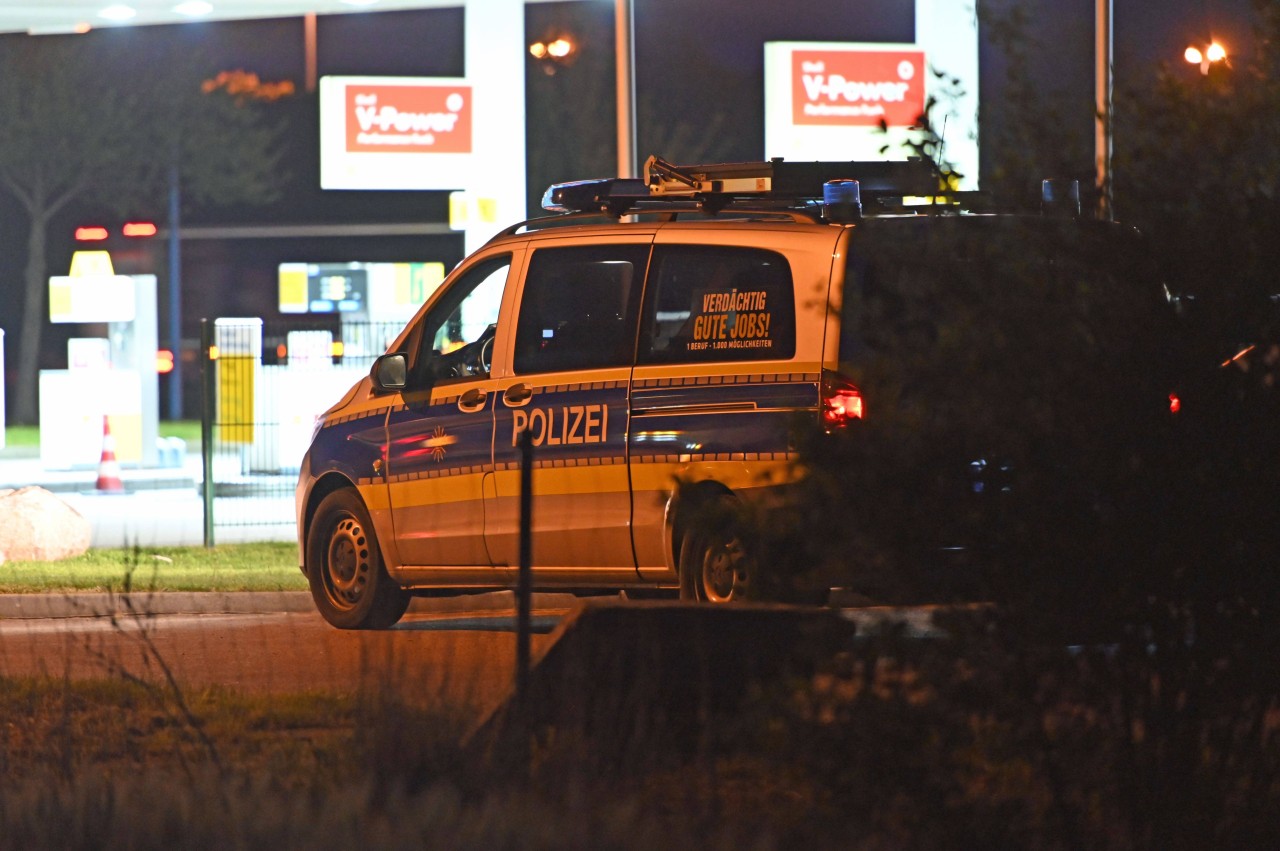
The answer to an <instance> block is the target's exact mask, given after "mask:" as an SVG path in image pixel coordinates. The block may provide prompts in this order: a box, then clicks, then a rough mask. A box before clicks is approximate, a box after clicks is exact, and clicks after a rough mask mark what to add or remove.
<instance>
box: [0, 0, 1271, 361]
mask: <svg viewBox="0 0 1280 851" xmlns="http://www.w3.org/2000/svg"><path fill="white" fill-rule="evenodd" d="M1013 2H1014V0H984V7H991V8H994V9H997V10H999V9H1005V8H1008V7H1009V6H1010V5H1011V4H1012V3H1013ZM634 5H635V17H636V26H635V33H636V82H637V90H638V101H639V129H638V136H639V139H638V146H637V147H638V154H639V155H640V157H642V158H643V157H644V156H647V155H648V154H649V153H662V154H663V156H666V157H668V158H669V159H673V160H676V161H679V160H680V159H682V158H683V156H684V155H683V154H682V150H694V149H699V148H698V145H697V144H694V143H697V142H698V139H699V134H701V137H702V142H701V143H700V144H701V148H700V149H701V150H710V151H712V152H713V153H714V154H715V155H716V157H717V158H724V159H734V160H742V159H759V158H762V157H764V156H766V152H765V151H763V150H762V148H763V126H762V122H763V102H764V98H763V91H762V80H763V50H762V45H763V43H764V42H765V41H770V40H794V41H805V40H822V41H910V40H911V39H912V37H913V25H914V21H913V17H914V11H913V10H914V4H913V2H912V0H859V2H849V1H848V0H845V2H832V0H785V2H784V1H783V0H767V2H763V1H762V0H754V2H747V0H634ZM1023 6H1024V7H1025V8H1026V9H1027V10H1028V12H1029V15H1030V20H1031V28H1030V33H1029V35H1030V37H1031V39H1032V40H1033V42H1034V44H1035V48H1034V50H1033V51H1032V55H1033V56H1034V57H1035V74H1036V78H1037V79H1036V83H1037V84H1038V85H1039V86H1040V87H1041V90H1042V93H1043V96H1044V97H1045V98H1053V99H1056V100H1057V101H1058V102H1059V104H1060V111H1061V112H1062V113H1063V114H1064V116H1066V117H1067V118H1068V120H1069V121H1070V122H1071V123H1072V125H1073V128H1074V131H1078V132H1079V133H1083V134H1090V133H1091V132H1092V129H1091V128H1092V122H1093V73H1094V71H1093V67H1094V66H1093V18H1094V8H1095V3H1094V0H1027V2H1024V3H1023ZM1115 6H1116V11H1115V55H1116V79H1117V85H1119V86H1126V85H1127V86H1140V85H1141V83H1142V81H1144V80H1146V79H1148V78H1149V75H1150V74H1151V73H1153V71H1154V70H1155V68H1156V67H1157V66H1158V64H1159V63H1160V62H1162V61H1163V62H1168V63H1170V64H1171V65H1172V66H1174V68H1175V70H1177V71H1178V72H1179V73H1195V70H1194V69H1192V68H1190V67H1189V66H1187V65H1186V64H1185V63H1184V62H1183V61H1182V58H1181V56H1182V51H1183V49H1184V48H1185V47H1186V45H1187V44H1188V43H1190V42H1192V41H1200V42H1203V41H1206V40H1207V39H1208V37H1209V35H1210V33H1211V32H1212V33H1213V34H1215V35H1217V36H1218V37H1220V38H1221V39H1222V40H1223V41H1224V43H1225V44H1226V45H1227V47H1228V49H1229V50H1230V51H1231V52H1232V53H1233V54H1234V55H1236V56H1237V57H1239V56H1241V55H1246V54H1247V53H1248V51H1249V50H1250V49H1251V47H1252V45H1251V42H1250V39H1249V31H1250V26H1251V20H1252V13H1251V2H1250V0H1116V3H1115ZM462 21H463V15H462V11H461V9H433V10H424V11H419V12H384V13H365V14H352V15H338V16H327V17H322V18H321V19H320V22H319V27H318V43H319V49H318V54H319V55H318V62H319V72H320V74H321V75H325V74H362V75H363V74H368V75H413V76H419V75H421V76H437V75H438V76H460V75H462V74H463V71H464V64H465V62H464V56H463V51H462V43H461V42H462V25H463V24H462ZM526 28H527V33H528V36H529V37H530V39H531V40H532V39H534V38H539V37H543V36H544V35H546V34H549V33H553V32H556V31H565V30H567V31H570V32H572V33H573V34H574V35H575V36H577V37H578V39H579V41H580V42H581V45H582V48H583V51H584V55H583V58H582V59H581V60H580V61H579V63H578V65H576V66H574V67H570V68H566V69H564V71H563V72H562V73H561V74H558V75H556V76H555V77H554V78H548V77H546V75H542V74H541V73H540V72H539V71H538V70H537V67H536V66H535V65H534V63H533V61H532V60H530V65H529V68H528V74H529V80H528V82H527V91H528V95H529V99H530V110H531V111H530V114H529V119H528V127H529V140H528V143H529V146H530V151H531V154H530V194H531V196H536V195H537V194H540V192H541V190H542V188H544V185H545V183H547V182H550V181H551V180H566V179H575V178H582V177H596V176H602V175H604V174H606V173H610V172H611V171H612V169H613V162H614V159H613V150H612V145H613V141H612V140H613V120H614V114H613V103H612V98H613V61H614V60H613V44H612V28H613V3H612V2H605V0H591V2H586V0H581V1H580V2H569V3H538V4H532V5H530V6H528V7H527V10H526ZM27 38H31V37H29V36H25V35H10V36H0V51H3V50H5V49H6V48H7V47H8V46H10V45H12V44H13V43H14V41H15V40H17V39H27ZM46 38H75V39H79V40H81V42H82V43H83V44H84V45H85V48H86V49H89V50H92V49H95V46H97V45H107V44H112V45H120V44H124V45H127V46H128V48H129V51H128V52H129V53H130V54H131V55H132V56H133V57H134V59H135V60H136V61H137V62H139V63H146V62H148V61H149V57H150V56H153V55H154V54H155V53H157V52H160V45H161V44H162V43H164V42H166V41H173V40H177V41H178V42H180V43H186V44H190V45H192V46H193V47H194V46H195V45H197V44H199V45H202V46H203V47H205V48H206V49H207V50H209V51H210V52H211V53H213V54H214V55H215V56H217V57H219V59H220V64H221V66H222V69H234V68H243V69H246V70H249V71H254V72H256V73H258V74H259V75H260V76H262V77H263V78H265V79H270V80H278V79H291V80H294V81H295V82H296V83H297V84H298V86H299V89H301V87H302V85H301V84H302V82H303V73H304V47H303V28H302V21H301V19H277V20H266V21H252V22H233V23H203V24H186V25H181V26H171V27H139V28H120V29H115V30H98V31H94V32H92V33H90V34H88V35H85V36H59V37H46ZM980 61H981V76H982V79H981V86H982V98H983V101H984V110H989V112H984V120H985V119H986V117H987V116H988V115H991V116H994V120H1016V117H1013V116H1001V115H1000V90H1001V82H1002V75H1003V68H1002V63H1001V62H1000V57H999V55H998V54H997V53H995V52H994V51H992V50H991V49H990V48H989V46H987V45H985V44H984V47H983V49H982V52H981V54H980ZM717 113H719V114H718V115H717ZM307 135H308V138H305V139H297V140H295V152H294V155H293V161H294V165H295V168H296V169H297V171H298V180H297V188H296V192H295V193H294V194H293V196H292V197H291V198H290V200H288V201H287V202H286V203H285V204H282V205H279V206H277V208H275V209H272V210H268V211H259V212H258V213H254V214H250V215H257V216H259V217H260V220H268V221H287V220H288V219H289V218H291V217H293V218H298V219H306V218H308V217H310V218H311V219H313V220H314V219H328V220H330V221H347V220H352V219H353V218H357V219H358V218H378V217H381V218H389V219H395V220H401V221H403V220H406V217H409V218H414V217H416V218H424V217H436V218H438V217H440V216H441V215H442V214H443V210H444V206H443V201H442V200H441V198H438V197H434V196H437V195H439V193H332V192H330V193H324V192H321V191H320V190H319V188H318V185H317V183H318V181H317V180H316V179H315V178H316V174H317V172H316V165H315V163H314V157H315V152H314V147H315V140H314V137H312V136H310V134H309V133H308V134H307ZM707 136H714V137H715V138H714V144H711V145H708V144H707V143H706V137H707ZM566 140H575V141H576V142H578V144H571V143H569V144H567V143H566ZM548 145H550V146H551V147H552V148H553V149H554V150H553V151H552V152H551V153H549V154H547V153H544V154H542V155H540V158H539V157H536V156H534V149H535V148H539V147H546V146H548ZM986 167H987V164H986V163H984V168H986ZM338 196H342V197H338ZM89 215H91V212H89V211H85V210H78V209H72V210H68V211H67V212H66V213H65V214H64V215H62V216H60V217H58V219H56V220H55V222H54V225H53V226H52V228H51V231H50V248H49V262H50V274H57V273H59V272H62V271H64V270H65V267H66V264H67V262H68V260H69V256H70V250H71V248H72V247H73V246H72V243H71V240H70V233H71V230H72V229H73V228H74V226H75V225H76V224H80V223H83V220H84V219H85V218H86V217H87V216H89ZM202 215H203V216H204V217H205V220H210V218H216V217H218V216H220V217H222V218H224V219H225V217H226V212H225V211H222V212H220V213H217V214H216V215H215V214H208V213H203V214H202V212H201V211H193V212H192V214H191V216H192V217H191V218H189V219H188V223H193V222H195V223H198V222H200V221H201V217H202ZM156 218H158V219H159V218H162V216H157V217H156ZM25 230H26V228H25V225H24V224H23V220H22V218H21V217H20V216H18V215H16V210H15V209H14V206H13V202H12V201H11V200H9V199H7V198H3V197H0V305H3V307H2V308H0V326H2V327H4V328H5V330H6V332H7V333H8V337H7V341H6V342H7V346H6V348H7V350H8V353H9V358H8V362H7V368H8V370H9V371H12V369H13V366H14V363H13V361H14V360H15V359H16V356H15V352H16V339H15V338H16V334H17V330H18V329H17V324H18V310H17V306H18V304H17V299H18V293H19V292H20V287H21V281H20V275H21V261H22V257H21V255H22V251H23V246H24V242H25V236H26V235H25ZM459 244H460V242H459ZM436 251H437V253H438V249H436ZM456 251H457V249H456V248H452V247H451V248H449V249H447V250H446V252H445V253H449V254H451V255H452V254H455V253H456ZM397 252H399V253H403V249H402V248H400V247H398V246H392V247H386V248H384V249H382V250H381V253H383V254H396V253H397ZM376 253H378V252H377V251H371V252H370V256H367V257H362V258H359V259H368V260H374V259H387V258H384V257H379V256H373V254H376ZM184 257H185V258H186V259H188V260H191V259H193V256H192V255H184ZM348 259H355V258H348ZM398 259H443V260H445V261H446V262H448V263H450V264H451V263H452V262H456V260H458V259H460V257H459V256H448V257H432V258H412V257H401V258H398ZM184 289H185V287H184ZM206 289H209V290H211V291H221V290H224V289H226V290H230V289H233V288H232V287H229V286H227V285H224V284H223V283H222V282H220V281H210V282H208V284H207V286H206ZM252 306H253V305H252V304H251V303H236V304H234V305H233V307H232V309H246V308H251V307H252ZM185 307H187V305H186V304H185V303H184V308H185ZM191 309H192V310H193V311H194V310H195V309H196V307H195V306H194V305H192V306H191ZM161 310H162V312H163V310H164V307H163V305H162V306H161ZM198 318H199V317H198V316H195V315H192V316H191V317H190V321H191V323H193V324H194V323H195V322H197V321H198ZM46 336H47V338H48V339H49V340H50V341H51V343H52V345H53V347H54V348H53V352H52V354H51V355H50V356H49V357H48V358H47V360H49V361H50V362H49V363H47V364H46V366H48V367H57V366H61V363H59V361H58V359H59V356H60V349H59V347H60V345H61V344H60V343H57V342H54V341H56V338H57V335H54V334H48V335H46ZM46 348H48V347H46ZM63 357H64V356H63Z"/></svg>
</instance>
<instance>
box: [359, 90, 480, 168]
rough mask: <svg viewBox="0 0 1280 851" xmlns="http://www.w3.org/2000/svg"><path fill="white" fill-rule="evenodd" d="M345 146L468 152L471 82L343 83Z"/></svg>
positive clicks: (365, 150)
mask: <svg viewBox="0 0 1280 851" xmlns="http://www.w3.org/2000/svg"><path fill="white" fill-rule="evenodd" d="M346 104H347V152H348V153H386V154H390V153H396V152H398V151H403V152H406V153H413V154H423V153H430V154H467V153H470V152H471V87H470V86H378V85H372V86H365V85H355V84H352V85H348V86H347V92H346Z"/></svg>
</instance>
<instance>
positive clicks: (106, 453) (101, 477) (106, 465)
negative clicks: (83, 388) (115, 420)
mask: <svg viewBox="0 0 1280 851" xmlns="http://www.w3.org/2000/svg"><path fill="white" fill-rule="evenodd" d="M97 488H98V490H100V491H104V492H106V493H124V482H122V481H120V465H119V464H118V463H117V462H116V439H115V438H114V437H112V436H111V423H110V422H108V420H107V418H106V417H105V416H103V418H102V461H100V462H99V463H98V484H97Z"/></svg>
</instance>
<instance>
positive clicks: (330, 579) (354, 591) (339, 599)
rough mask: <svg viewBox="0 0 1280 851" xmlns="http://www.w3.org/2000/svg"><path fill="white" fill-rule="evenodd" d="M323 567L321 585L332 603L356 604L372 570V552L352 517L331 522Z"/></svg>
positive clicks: (366, 536)
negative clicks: (323, 578)
mask: <svg viewBox="0 0 1280 851" xmlns="http://www.w3.org/2000/svg"><path fill="white" fill-rule="evenodd" d="M324 567H325V578H326V580H327V581H326V582H325V587H326V589H327V590H328V592H329V599H330V600H331V601H332V602H333V604H334V605H335V606H337V607H339V608H342V609H351V608H354V607H355V606H356V605H358V604H359V602H360V598H361V597H362V596H363V595H364V592H365V589H366V588H368V587H369V577H370V576H371V575H372V574H373V553H372V551H371V550H370V548H369V536H368V535H366V534H365V531H364V527H363V526H361V525H360V521H358V520H357V519H356V518H354V517H352V516H350V515H346V516H343V517H341V518H339V519H338V521H337V522H336V523H334V525H333V531H332V532H330V533H329V546H328V548H327V552H326V557H325V565H324Z"/></svg>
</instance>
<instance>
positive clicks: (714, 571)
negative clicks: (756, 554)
mask: <svg viewBox="0 0 1280 851" xmlns="http://www.w3.org/2000/svg"><path fill="white" fill-rule="evenodd" d="M739 522H740V521H739V519H738V511H737V503H736V502H734V500H733V499H731V498H730V497H727V496H726V497H720V498H718V499H717V500H715V502H713V503H711V504H709V505H707V506H705V507H703V508H699V510H698V512H697V517H695V518H694V519H693V521H692V522H691V523H690V525H689V528H688V529H687V530H686V532H685V534H684V538H683V540H682V541H681V543H680V565H679V566H680V599H682V600H697V601H699V602H704V603H731V602H737V601H741V600H744V599H746V596H747V593H748V589H749V587H750V583H751V577H752V576H753V574H754V573H755V562H754V560H753V559H752V557H751V555H750V554H749V553H748V552H747V549H746V547H745V546H744V545H743V543H742V535H741V534H740V533H739V530H738V526H739Z"/></svg>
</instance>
